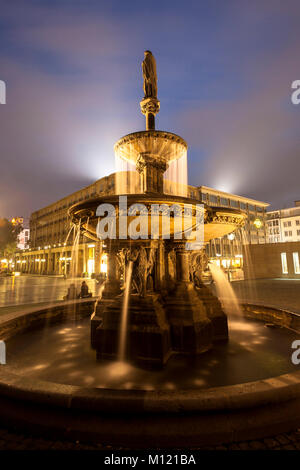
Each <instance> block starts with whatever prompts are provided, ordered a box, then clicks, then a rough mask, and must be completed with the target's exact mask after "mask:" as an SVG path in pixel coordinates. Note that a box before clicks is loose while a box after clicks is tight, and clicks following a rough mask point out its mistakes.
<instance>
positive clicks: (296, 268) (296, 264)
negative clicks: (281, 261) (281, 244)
mask: <svg viewBox="0 0 300 470" xmlns="http://www.w3.org/2000/svg"><path fill="white" fill-rule="evenodd" d="M293 261H294V272H295V274H300V264H299V254H298V253H293Z"/></svg>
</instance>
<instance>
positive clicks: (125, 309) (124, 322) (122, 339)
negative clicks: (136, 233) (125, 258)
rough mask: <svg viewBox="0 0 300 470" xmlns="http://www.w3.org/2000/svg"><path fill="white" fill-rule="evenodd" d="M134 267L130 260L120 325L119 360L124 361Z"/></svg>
mask: <svg viewBox="0 0 300 470" xmlns="http://www.w3.org/2000/svg"><path fill="white" fill-rule="evenodd" d="M132 267H133V262H132V261H129V264H128V266H127V269H126V277H125V290H124V297H123V306H122V317H121V326H120V337H119V350H118V361H119V362H124V360H125V356H126V340H127V329H128V304H129V295H130V286H131V276H132Z"/></svg>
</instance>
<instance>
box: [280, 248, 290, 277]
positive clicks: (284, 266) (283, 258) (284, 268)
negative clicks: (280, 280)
mask: <svg viewBox="0 0 300 470" xmlns="http://www.w3.org/2000/svg"><path fill="white" fill-rule="evenodd" d="M281 266H282V274H288V266H287V259H286V253H281Z"/></svg>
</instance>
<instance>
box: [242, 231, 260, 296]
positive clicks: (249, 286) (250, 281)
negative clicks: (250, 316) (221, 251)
mask: <svg viewBox="0 0 300 470" xmlns="http://www.w3.org/2000/svg"><path fill="white" fill-rule="evenodd" d="M240 234H241V240H242V246H243V254H244V273H246V280H245V282H244V283H243V292H241V294H242V296H243V298H244V299H245V301H248V302H249V301H250V302H253V303H255V302H257V298H258V296H257V288H256V282H255V272H254V266H253V262H252V256H251V251H250V245H249V241H248V236H247V233H246V230H245V229H244V228H242V229H241V230H240Z"/></svg>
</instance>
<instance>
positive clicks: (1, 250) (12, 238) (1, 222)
mask: <svg viewBox="0 0 300 470" xmlns="http://www.w3.org/2000/svg"><path fill="white" fill-rule="evenodd" d="M22 229H23V227H22V225H21V224H13V223H12V222H10V221H9V220H7V219H1V218H0V255H1V256H6V255H7V256H9V257H12V256H13V254H14V252H15V250H16V248H17V237H18V234H19V233H20V232H21V230H22Z"/></svg>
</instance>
